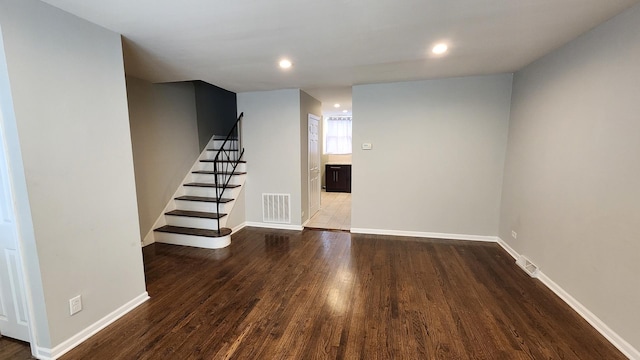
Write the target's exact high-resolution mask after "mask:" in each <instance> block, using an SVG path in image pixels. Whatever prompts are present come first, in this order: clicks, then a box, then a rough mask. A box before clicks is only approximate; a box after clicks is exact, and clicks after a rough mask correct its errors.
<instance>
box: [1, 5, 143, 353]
mask: <svg viewBox="0 0 640 360" xmlns="http://www.w3.org/2000/svg"><path fill="white" fill-rule="evenodd" d="M0 26H2V36H3V40H4V47H5V55H6V64H7V67H6V68H7V70H8V78H9V81H10V86H11V88H10V89H11V97H12V103H13V110H14V114H13V115H14V116H13V117H12V122H14V123H15V125H16V130H17V136H18V139H17V140H18V141H19V148H20V152H21V155H22V163H23V169H24V182H25V183H26V190H27V193H28V204H27V203H25V199H24V198H23V197H22V196H21V197H20V198H17V199H16V201H18V203H17V204H16V205H17V207H18V213H19V214H21V213H23V212H24V209H29V210H30V215H31V219H32V224H33V226H32V228H33V233H32V234H31V233H29V232H27V235H26V236H27V237H28V239H27V240H26V241H24V240H23V241H22V243H23V245H24V244H26V245H27V246H28V247H30V246H31V245H32V243H33V244H35V247H36V248H35V252H37V261H38V265H39V270H40V275H41V279H42V295H43V297H44V299H42V298H40V297H39V296H38V294H36V296H35V297H33V300H34V302H37V303H36V304H34V305H35V307H36V308H37V309H40V308H41V307H44V308H45V309H46V314H42V313H40V312H38V314H39V315H37V316H38V317H37V318H36V319H35V320H36V322H37V323H38V325H39V321H40V320H41V319H40V318H39V316H40V315H45V316H46V318H47V323H48V329H46V328H40V327H38V329H37V330H38V338H37V339H36V341H37V345H38V346H40V347H46V348H51V347H55V346H57V345H59V344H61V343H62V342H63V341H65V340H67V339H69V338H70V337H72V336H74V335H76V334H77V333H78V332H80V331H82V330H84V329H86V328H87V327H88V326H90V325H92V324H94V323H96V322H97V321H99V320H100V319H102V318H104V317H105V316H107V315H109V314H110V313H112V312H113V311H115V310H116V309H118V308H120V307H122V306H123V305H125V304H127V303H128V302H130V301H131V300H133V299H135V298H137V297H139V296H141V295H144V294H145V282H144V271H143V264H142V251H141V248H140V232H139V226H138V209H137V205H136V188H135V179H134V170H133V156H132V150H131V136H130V132H129V116H128V113H127V93H126V87H125V76H124V64H123V60H122V59H123V56H122V44H121V38H120V35H118V34H116V33H113V32H111V31H108V30H106V29H104V28H101V27H99V26H96V25H93V24H91V23H89V22H87V21H85V20H82V19H80V18H78V17H75V16H72V15H70V14H68V13H65V12H63V11H61V10H59V9H57V8H54V7H52V6H49V5H46V4H44V3H42V2H40V1H36V0H21V1H0ZM7 96H8V94H6V93H3V94H2V98H3V103H4V101H5V99H6V97H7ZM3 108H4V104H3ZM14 136H15V133H14ZM15 140H16V139H15V138H13V139H11V140H10V141H11V142H14V141H15ZM14 150H15V149H14ZM14 154H15V152H14ZM21 226H22V225H21ZM24 235H25V234H24V233H21V234H20V236H21V238H22V237H23V236H24ZM31 236H33V240H34V241H33V242H31V240H30V239H29V238H30V237H31ZM23 239H24V238H23ZM32 250H33V249H28V252H27V253H26V256H33V254H32V252H33V251H32ZM33 260H34V258H33V257H31V258H28V259H27V262H28V263H31V262H32V261H33ZM31 285H32V286H33V283H32V284H31ZM79 294H80V295H82V300H83V307H84V308H83V310H82V311H81V312H79V313H77V314H76V315H74V316H70V315H69V299H70V298H72V297H74V296H76V295H79ZM42 301H44V303H41V302H42ZM43 329H44V330H43ZM42 331H47V332H48V336H47V334H44V335H43V334H42V333H41V332H42Z"/></svg>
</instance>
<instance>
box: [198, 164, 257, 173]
mask: <svg viewBox="0 0 640 360" xmlns="http://www.w3.org/2000/svg"><path fill="white" fill-rule="evenodd" d="M198 167H199V169H198V170H206V171H213V163H212V162H199V165H198ZM232 169H233V166H232V165H231V164H229V166H224V165H223V166H221V169H218V171H229V172H230V171H231V170H232ZM235 171H242V172H245V171H247V164H246V163H239V164H238V166H237V167H236V170H235Z"/></svg>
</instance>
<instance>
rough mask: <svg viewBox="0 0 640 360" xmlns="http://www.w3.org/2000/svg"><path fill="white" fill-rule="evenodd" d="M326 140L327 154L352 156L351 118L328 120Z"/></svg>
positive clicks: (334, 117)
mask: <svg viewBox="0 0 640 360" xmlns="http://www.w3.org/2000/svg"><path fill="white" fill-rule="evenodd" d="M324 140H325V145H324V153H325V154H351V117H350V116H339V117H336V116H332V117H329V118H327V127H326V130H325V138H324Z"/></svg>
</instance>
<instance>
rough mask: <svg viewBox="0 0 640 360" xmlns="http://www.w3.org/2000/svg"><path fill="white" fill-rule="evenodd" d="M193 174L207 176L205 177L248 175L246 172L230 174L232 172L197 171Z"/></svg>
mask: <svg viewBox="0 0 640 360" xmlns="http://www.w3.org/2000/svg"><path fill="white" fill-rule="evenodd" d="M191 173H192V174H205V175H232V176H233V175H246V172H245V171H235V172H230V171H218V172H215V171H209V170H196V171H192V172H191Z"/></svg>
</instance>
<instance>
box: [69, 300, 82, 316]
mask: <svg viewBox="0 0 640 360" xmlns="http://www.w3.org/2000/svg"><path fill="white" fill-rule="evenodd" d="M80 310H82V295H78V296H76V297H74V298H71V299H69V315H73V314H76V313H78V312H79V311H80Z"/></svg>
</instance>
